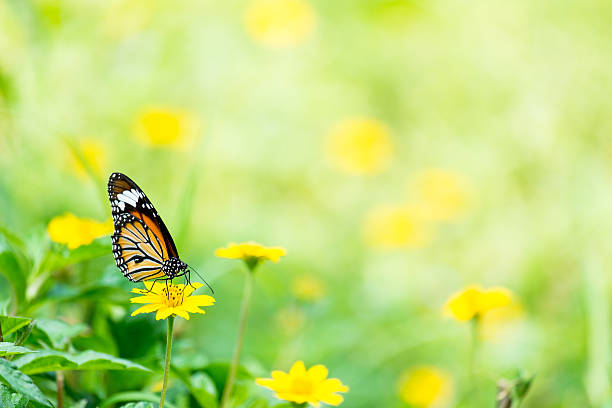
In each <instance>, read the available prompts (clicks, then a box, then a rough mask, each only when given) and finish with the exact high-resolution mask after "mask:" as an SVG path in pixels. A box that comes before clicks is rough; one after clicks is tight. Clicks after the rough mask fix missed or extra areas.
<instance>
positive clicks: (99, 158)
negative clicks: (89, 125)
mask: <svg viewBox="0 0 612 408" xmlns="http://www.w3.org/2000/svg"><path fill="white" fill-rule="evenodd" d="M77 148H78V149H79V152H74V151H73V152H72V168H73V170H74V172H75V173H76V175H77V176H79V177H81V178H85V177H87V174H88V171H87V169H86V168H85V165H84V163H83V161H84V162H85V164H86V165H87V166H88V167H89V169H90V170H91V171H92V172H94V173H95V174H97V175H100V174H103V173H105V172H106V171H105V170H106V161H107V157H108V152H107V150H106V147H105V146H104V145H102V144H101V143H100V142H98V141H97V140H92V139H87V140H83V141H81V142H80V143H79V145H78V147H77ZM77 155H78V156H77Z"/></svg>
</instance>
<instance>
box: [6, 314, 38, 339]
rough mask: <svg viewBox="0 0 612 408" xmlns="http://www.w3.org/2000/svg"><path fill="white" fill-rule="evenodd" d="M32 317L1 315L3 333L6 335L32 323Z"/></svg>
mask: <svg viewBox="0 0 612 408" xmlns="http://www.w3.org/2000/svg"><path fill="white" fill-rule="evenodd" d="M31 321H32V319H30V318H28V317H13V316H2V315H0V326H1V327H2V335H3V336H4V337H6V336H8V335H9V334H11V333H13V332H14V331H17V330H19V329H21V328H22V327H25V326H27V325H28V323H30V322H31Z"/></svg>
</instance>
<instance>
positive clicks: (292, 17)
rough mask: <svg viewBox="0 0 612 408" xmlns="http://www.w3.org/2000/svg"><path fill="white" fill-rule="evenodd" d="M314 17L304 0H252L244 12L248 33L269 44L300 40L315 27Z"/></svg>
mask: <svg viewBox="0 0 612 408" xmlns="http://www.w3.org/2000/svg"><path fill="white" fill-rule="evenodd" d="M315 20H316V19H315V13H314V10H313V8H312V6H311V5H310V3H308V2H307V1H305V0H252V1H251V4H250V5H249V6H248V8H247V10H246V13H245V16H244V24H245V27H246V31H247V33H248V34H249V35H250V36H251V37H252V38H253V39H254V40H255V41H257V42H259V43H261V44H263V45H265V46H268V47H272V48H283V47H291V46H295V45H298V44H300V43H302V42H303V41H304V40H306V39H307V38H308V37H309V36H310V35H311V34H312V32H313V31H314V28H315Z"/></svg>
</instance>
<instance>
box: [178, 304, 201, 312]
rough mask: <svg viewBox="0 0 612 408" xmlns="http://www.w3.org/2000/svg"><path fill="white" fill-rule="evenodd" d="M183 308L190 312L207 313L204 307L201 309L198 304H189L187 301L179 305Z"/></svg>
mask: <svg viewBox="0 0 612 408" xmlns="http://www.w3.org/2000/svg"><path fill="white" fill-rule="evenodd" d="M179 307H180V308H181V309H182V310H184V311H186V312H188V313H201V314H206V312H205V311H204V310H202V309H200V308H199V307H197V306H193V305H187V304H185V303H183V304H182V305H181V306H179Z"/></svg>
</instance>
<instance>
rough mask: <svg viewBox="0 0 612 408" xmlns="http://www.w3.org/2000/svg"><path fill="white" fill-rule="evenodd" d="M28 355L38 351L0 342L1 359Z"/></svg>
mask: <svg viewBox="0 0 612 408" xmlns="http://www.w3.org/2000/svg"><path fill="white" fill-rule="evenodd" d="M27 353H36V351H33V350H30V349H28V348H25V347H21V346H16V345H15V343H8V342H0V357H4V356H12V355H16V354H27ZM0 406H1V405H0Z"/></svg>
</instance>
